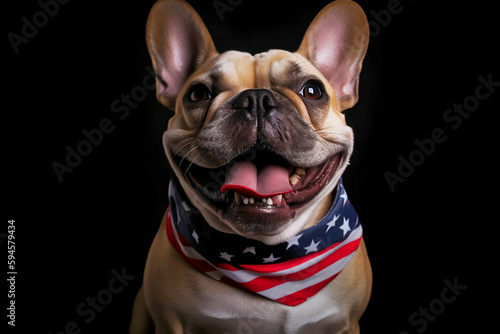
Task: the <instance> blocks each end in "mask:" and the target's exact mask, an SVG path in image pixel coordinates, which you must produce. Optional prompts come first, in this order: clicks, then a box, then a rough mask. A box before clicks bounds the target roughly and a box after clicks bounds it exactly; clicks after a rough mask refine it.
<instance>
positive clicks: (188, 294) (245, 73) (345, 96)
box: [130, 0, 372, 334]
mask: <svg viewBox="0 0 500 334" xmlns="http://www.w3.org/2000/svg"><path fill="white" fill-rule="evenodd" d="M331 16H334V17H347V18H348V19H349V20H350V21H349V24H350V26H349V27H350V28H348V29H346V31H347V33H348V34H347V36H348V37H349V38H348V43H349V44H348V45H347V47H346V48H345V50H342V57H343V58H342V57H341V58H342V59H348V60H349V61H350V63H348V64H347V65H349V66H346V65H345V64H343V63H341V64H340V65H339V66H338V67H337V68H336V70H337V71H338V73H339V76H340V77H342V78H344V79H346V80H347V81H345V82H337V81H335V79H334V78H332V75H331V73H330V74H329V75H328V73H326V72H328V70H329V69H331V68H329V66H330V64H327V63H325V59H326V58H325V54H319V53H316V51H317V47H316V46H315V43H316V44H317V43H318V41H317V40H315V39H317V34H318V33H321V32H323V31H324V29H323V26H324V25H328V24H330V23H329V22H328V20H330V17H331ZM179 17H180V18H179ZM176 19H177V20H181V21H182V22H183V24H184V25H185V26H186V27H187V28H186V29H190V30H189V31H191V32H192V33H193V38H194V39H197V44H196V45H197V48H192V50H191V53H188V54H187V56H188V57H189V56H190V55H193V56H195V57H194V58H193V59H192V65H193V66H192V67H194V70H193V71H192V72H187V71H186V69H185V68H183V66H181V65H182V64H181V62H182V61H183V60H184V58H182V59H180V60H179V57H178V55H182V51H183V50H178V49H176V48H178V47H179V46H178V45H177V44H176V43H180V42H178V41H177V40H176V39H175V33H174V32H172V33H171V34H169V33H168V31H165V25H167V26H168V25H169V24H170V26H168V27H169V28H170V29H173V30H174V31H175V29H176V26H175V25H173V23H172V22H173V21H175V20H176ZM165 22H166V23H165ZM344 27H345V26H344ZM167 30H168V29H167ZM318 31H319V32H318ZM177 33H179V31H177ZM367 36H368V23H367V21H366V17H365V16H364V13H363V11H362V10H361V9H360V8H359V6H357V5H355V4H354V3H353V2H351V1H346V0H339V1H337V2H334V3H332V4H330V5H329V6H327V7H325V9H324V10H323V11H322V12H320V14H318V16H317V17H316V19H315V20H314V21H313V23H312V24H311V26H310V28H309V29H308V31H307V33H306V35H305V37H304V40H303V41H302V44H301V46H300V48H299V50H298V51H297V52H296V53H291V52H288V51H283V50H270V51H268V52H264V53H261V54H257V55H250V54H248V53H242V52H237V51H229V52H225V53H222V54H218V53H217V51H216V50H215V47H214V45H213V42H212V40H211V37H210V35H209V33H208V30H207V29H206V27H205V26H204V24H203V22H202V21H201V19H200V17H199V16H198V14H196V12H195V11H194V9H192V8H191V7H190V6H189V5H188V4H187V3H185V2H184V1H181V0H160V1H158V2H157V4H155V6H154V7H153V9H152V11H151V14H150V18H149V20H148V24H147V40H148V49H149V51H150V54H151V56H152V59H153V66H154V68H155V71H156V72H157V74H158V81H157V86H158V89H157V95H158V100H159V101H160V102H161V103H163V104H164V105H166V106H167V107H169V108H173V109H175V115H174V116H173V117H172V118H171V119H170V121H169V126H168V131H167V132H166V133H165V135H164V145H165V151H166V154H167V157H168V159H169V162H170V164H171V165H172V168H173V169H174V171H175V173H176V175H177V177H178V179H179V180H180V183H181V186H182V188H183V189H184V191H185V193H186V195H187V196H188V197H189V199H190V201H191V203H192V204H193V205H194V206H195V207H196V208H197V209H198V210H199V211H200V212H201V213H202V215H203V217H204V218H205V220H206V221H207V222H208V223H209V224H210V225H211V226H212V227H214V228H216V229H218V230H219V231H222V232H225V233H233V234H234V233H236V234H241V235H243V236H245V237H249V238H253V239H256V240H259V241H262V242H264V243H267V244H276V243H280V242H283V241H285V240H287V239H288V238H290V237H292V236H294V235H296V234H297V233H298V232H299V231H300V230H302V229H305V228H308V227H310V226H313V225H314V224H316V223H317V222H318V221H319V220H320V219H321V218H322V217H323V216H324V215H325V214H326V213H327V211H328V209H329V208H330V207H331V205H332V202H333V198H334V194H335V187H336V184H337V182H338V180H339V179H340V176H341V174H342V172H343V171H344V169H345V168H346V166H347V164H348V159H349V156H350V154H351V152H352V146H353V134H352V130H351V128H350V127H348V126H347V125H346V123H345V118H344V115H343V114H342V111H343V110H345V109H346V108H349V107H351V106H352V105H354V104H355V103H356V101H357V98H358V97H357V87H358V82H357V80H358V77H359V72H360V70H361V62H362V60H363V57H364V55H365V53H366V47H367V43H368V37H367ZM337 37H338V36H337ZM172 48H173V49H172ZM327 51H328V50H327ZM334 51H335V50H334ZM176 52H177V53H176ZM332 52H333V51H332ZM193 53H195V54H193ZM327 55H328V53H327ZM167 60H170V61H172V62H173V63H172V64H173V65H172V64H170V65H168V64H167V63H165V62H166V61H167ZM176 61H177V63H176ZM179 64H181V65H179ZM169 66H170V67H169ZM293 70H300V73H302V74H303V73H306V74H307V75H311V76H313V77H314V78H317V79H318V80H320V81H321V82H322V83H323V84H324V86H325V90H326V94H327V95H328V96H329V97H330V100H329V103H328V104H327V105H325V106H323V107H322V108H323V109H322V110H320V111H321V112H319V111H317V110H316V111H314V110H310V109H308V107H307V106H306V104H305V102H304V101H303V99H302V98H300V97H299V96H298V95H297V91H296V90H294V89H292V88H291V86H294V84H293V83H294V80H302V79H301V76H300V75H298V76H297V75H295V74H293V73H295V72H293ZM324 72H325V73H326V74H325V73H324ZM214 77H217V79H216V80H217V81H216V82H213V81H212V80H215V79H213V78H214ZM339 80H340V79H339ZM166 81H167V82H166ZM193 83H202V84H205V85H206V86H211V85H217V89H218V90H219V91H220V92H221V93H220V94H218V95H216V96H215V97H214V99H213V100H212V101H211V104H210V107H209V108H208V110H206V111H204V112H203V113H202V114H200V113H199V112H198V113H197V112H195V111H193V110H191V111H189V112H187V111H186V110H184V106H183V97H184V96H185V95H186V93H187V92H188V89H189V88H190V87H191V85H192V84H193ZM255 88H258V89H268V90H271V91H273V92H276V93H279V94H281V95H282V96H284V97H285V98H286V99H287V101H288V102H287V103H289V105H290V110H287V112H296V113H298V114H299V115H300V117H302V118H303V119H304V120H305V121H306V122H307V123H308V124H310V126H311V127H312V128H313V129H314V131H315V133H316V134H317V139H316V140H317V143H316V146H315V147H314V149H312V150H311V151H310V152H302V155H303V156H304V157H303V159H304V160H300V159H302V157H300V155H301V154H297V155H298V156H297V157H295V156H293V157H290V159H296V163H297V164H296V165H295V166H298V165H300V164H311V166H315V164H319V163H321V162H322V161H324V160H325V159H326V158H328V157H329V156H327V154H332V152H333V153H340V154H341V155H342V158H341V161H340V163H339V166H338V168H337V170H336V171H335V174H334V175H333V176H332V177H331V179H330V182H329V183H328V184H327V185H325V187H324V188H323V189H322V190H321V191H320V192H319V193H318V194H317V195H316V197H315V198H314V199H315V200H314V201H313V203H310V204H309V205H308V206H307V207H306V208H304V209H303V210H301V211H300V212H298V213H297V215H296V217H295V218H294V219H292V220H291V221H290V222H288V223H287V224H285V225H284V226H283V228H281V229H279V230H277V231H275V233H273V234H272V235H258V234H257V235H245V234H244V233H243V232H242V231H240V230H238V228H237V227H235V226H233V225H232V224H231V222H227V221H224V220H223V219H222V215H221V213H220V212H219V211H220V210H218V209H217V208H214V207H212V206H211V205H210V204H209V203H207V201H205V200H204V199H203V197H202V196H201V195H200V194H199V193H198V192H197V191H196V190H194V189H193V188H192V187H191V185H190V183H189V182H188V181H187V180H186V179H185V177H184V175H183V174H184V173H183V171H182V170H181V169H180V167H179V166H178V165H177V163H176V161H175V159H174V155H176V156H181V157H183V159H185V160H186V161H191V162H193V161H196V164H198V165H199V166H202V167H205V168H215V167H218V166H217V165H216V164H215V163H213V162H211V161H210V160H209V159H207V158H206V157H204V156H203V155H201V154H200V153H199V148H198V147H197V145H196V140H197V138H198V136H199V135H200V133H201V131H203V129H205V128H207V127H208V125H211V124H214V122H217V119H218V118H220V117H223V115H222V116H221V110H225V109H224V108H226V109H227V108H228V106H230V101H232V100H234V99H235V98H236V97H237V96H238V94H240V93H241V92H242V91H244V90H247V89H255ZM289 126H292V125H289ZM217 135H218V136H220V135H221V134H220V133H217ZM222 135H223V134H222ZM214 142H215V141H214ZM287 159H288V157H287ZM371 286H372V276H371V267H370V262H369V259H368V255H367V252H366V248H365V244H364V241H363V240H362V241H361V243H360V246H359V249H358V250H357V252H356V254H355V256H354V257H353V259H352V260H351V261H350V262H349V264H348V265H347V266H346V267H345V268H344V270H343V271H342V272H341V273H340V274H339V276H338V277H336V278H335V279H334V280H333V281H332V282H331V283H330V284H329V285H327V286H326V287H325V288H324V289H322V290H321V291H320V292H319V293H317V294H316V295H315V296H313V297H311V298H310V299H309V300H308V301H307V302H305V303H302V304H300V305H298V306H294V307H290V306H286V305H282V304H279V303H277V302H274V301H271V300H268V299H266V298H264V297H261V296H259V295H256V294H253V293H250V292H247V291H244V290H240V289H236V288H233V287H231V286H228V285H225V284H222V283H220V282H218V281H216V280H214V279H212V278H210V277H208V276H206V275H204V274H202V273H200V272H199V271H197V270H196V269H194V268H193V267H192V266H191V265H190V264H189V263H188V262H186V261H185V260H184V259H183V258H182V257H181V256H180V255H179V254H178V253H177V252H176V251H175V250H174V249H173V248H172V246H171V245H170V242H169V240H168V238H167V235H166V221H165V218H164V219H163V221H162V223H161V226H160V228H159V231H158V233H157V235H156V237H155V239H154V241H153V244H152V245H151V249H150V252H149V255H148V259H147V264H146V269H145V273H144V286H143V288H141V290H140V291H139V293H138V296H137V298H136V302H135V304H134V311H133V317H132V322H131V326H130V333H131V334H144V333H149V332H152V331H153V328H154V329H155V333H156V334H187V333H190V334H198V333H200V334H201V333H214V334H223V333H240V332H241V333H261V334H281V333H283V334H285V333H294V334H300V333H307V334H310V333H315V334H316V333H318V334H322V333H324V334H335V333H347V334H355V333H359V325H358V321H359V318H360V317H361V315H362V314H363V312H364V310H365V308H366V306H367V304H368V301H369V298H370V294H371Z"/></svg>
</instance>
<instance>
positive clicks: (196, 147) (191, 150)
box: [179, 145, 200, 168]
mask: <svg viewBox="0 0 500 334" xmlns="http://www.w3.org/2000/svg"><path fill="white" fill-rule="evenodd" d="M199 147H200V146H199V145H198V146H195V147H193V148H192V149H190V150H189V151H188V152H187V153H186V154H184V156H183V157H182V159H181V162H180V163H179V168H180V167H181V165H182V162H183V161H184V159H185V158H186V157H187V156H188V155H189V153H191V152H193V151H194V150H196V149H198V148H199ZM198 156H199V154H198V155H197V156H196V157H198ZM191 163H192V162H191ZM189 166H191V165H189ZM188 168H189V167H188Z"/></svg>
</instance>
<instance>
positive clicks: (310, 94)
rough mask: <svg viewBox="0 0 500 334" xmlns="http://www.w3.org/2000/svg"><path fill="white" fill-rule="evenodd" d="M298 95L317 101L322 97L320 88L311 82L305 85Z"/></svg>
mask: <svg viewBox="0 0 500 334" xmlns="http://www.w3.org/2000/svg"><path fill="white" fill-rule="evenodd" d="M299 94H300V95H301V96H303V97H305V98H306V99H309V100H319V99H320V98H321V96H322V95H323V93H322V92H321V88H319V87H318V85H316V84H314V83H311V82H309V83H306V84H305V85H304V87H302V89H301V90H300V92H299Z"/></svg>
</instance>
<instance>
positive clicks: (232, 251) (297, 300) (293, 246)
mask: <svg viewBox="0 0 500 334" xmlns="http://www.w3.org/2000/svg"><path fill="white" fill-rule="evenodd" d="M169 201H170V208H169V211H168V215H167V235H168V238H169V240H170V243H171V244H172V246H173V247H174V248H175V249H176V250H177V252H179V254H180V255H181V256H182V257H183V258H184V259H185V260H186V261H188V262H189V263H190V264H191V265H192V266H194V267H195V268H196V269H198V270H199V271H201V272H203V273H204V274H206V275H208V276H210V277H211V278H213V279H215V280H217V281H220V282H223V283H226V284H228V285H231V286H234V287H239V288H243V289H247V290H250V291H253V292H255V293H257V294H259V295H261V296H264V297H266V298H268V299H271V300H274V301H276V302H278V303H282V304H285V305H289V306H296V305H299V304H301V303H303V302H305V301H306V300H307V299H309V298H311V297H312V296H314V295H315V294H316V293H318V292H319V291H320V290H321V289H323V288H324V287H325V286H326V285H327V284H328V283H330V282H331V281H332V280H333V279H334V278H335V277H337V275H338V274H339V273H340V272H341V271H342V269H344V268H345V266H347V264H348V263H349V261H350V260H351V259H352V258H353V256H354V254H355V252H356V250H357V248H358V246H359V243H360V241H361V237H362V228H361V224H360V223H359V219H358V215H357V213H356V211H355V210H354V208H353V206H352V205H351V203H350V202H349V199H348V198H347V194H346V192H345V189H344V186H343V184H342V180H340V182H339V185H338V186H337V195H336V198H335V201H334V203H333V205H332V208H331V209H330V211H329V212H328V214H327V215H326V216H325V217H324V218H323V219H322V220H321V221H320V222H318V223H317V224H316V225H314V226H312V227H310V228H307V229H305V230H302V231H300V232H299V233H298V234H297V235H295V236H294V237H291V238H290V239H288V240H287V241H285V242H283V243H281V244H277V245H272V246H270V245H266V244H264V243H262V242H260V241H257V240H252V239H248V238H245V237H242V236H239V235H236V234H228V233H222V232H220V231H218V230H216V229H214V228H212V227H211V226H210V225H209V224H208V223H207V222H206V221H205V220H204V218H203V216H202V215H201V214H200V213H199V211H197V210H196V209H195V208H194V207H192V206H191V204H190V202H189V200H188V199H187V198H186V196H185V195H184V193H183V191H182V188H181V187H180V186H179V185H178V184H177V181H171V182H170V187H169Z"/></svg>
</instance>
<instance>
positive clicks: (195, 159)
mask: <svg viewBox="0 0 500 334" xmlns="http://www.w3.org/2000/svg"><path fill="white" fill-rule="evenodd" d="M200 155H201V153H200V154H198V155H197V156H196V157H195V158H194V159H193V161H191V163H190V164H189V166H188V168H187V169H186V171H185V172H184V176H186V174H187V172H188V171H189V168H191V166H192V165H193V163H194V162H195V161H196V159H198V157H199V156H200Z"/></svg>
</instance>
